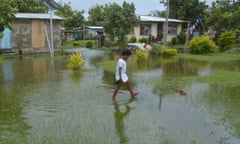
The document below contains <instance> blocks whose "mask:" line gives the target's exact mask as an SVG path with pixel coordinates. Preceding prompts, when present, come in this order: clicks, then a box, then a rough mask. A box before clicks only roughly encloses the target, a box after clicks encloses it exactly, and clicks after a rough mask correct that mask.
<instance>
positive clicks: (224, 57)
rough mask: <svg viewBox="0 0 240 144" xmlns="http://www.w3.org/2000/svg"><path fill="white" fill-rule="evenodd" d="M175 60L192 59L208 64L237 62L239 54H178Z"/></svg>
mask: <svg viewBox="0 0 240 144" xmlns="http://www.w3.org/2000/svg"><path fill="white" fill-rule="evenodd" d="M176 58H186V59H194V60H199V61H208V62H228V61H239V60H240V52H228V53H227V52H226V53H214V54H208V55H192V54H178V55H177V56H176Z"/></svg>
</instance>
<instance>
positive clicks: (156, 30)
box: [129, 15, 187, 42]
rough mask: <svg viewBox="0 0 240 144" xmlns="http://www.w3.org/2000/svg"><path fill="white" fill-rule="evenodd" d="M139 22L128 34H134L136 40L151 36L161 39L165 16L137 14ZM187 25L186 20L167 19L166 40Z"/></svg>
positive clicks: (169, 39)
mask: <svg viewBox="0 0 240 144" xmlns="http://www.w3.org/2000/svg"><path fill="white" fill-rule="evenodd" d="M139 20H140V23H139V25H138V26H136V27H135V28H134V31H133V32H132V33H131V34H130V35H129V37H131V36H136V38H137V40H139V39H141V38H147V39H148V38H149V36H151V37H153V38H154V39H155V40H158V41H162V39H163V33H164V32H165V27H166V18H162V17H156V16H143V15H141V16H139ZM184 24H185V25H187V21H183V20H178V19H171V18H169V19H168V34H167V38H166V40H167V41H168V42H169V41H171V39H172V38H173V37H174V36H176V35H177V34H179V33H180V32H181V31H182V26H183V25H184Z"/></svg>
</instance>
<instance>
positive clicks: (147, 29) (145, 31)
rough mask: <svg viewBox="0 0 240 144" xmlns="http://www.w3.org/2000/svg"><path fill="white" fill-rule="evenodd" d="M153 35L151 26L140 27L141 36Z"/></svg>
mask: <svg viewBox="0 0 240 144" xmlns="http://www.w3.org/2000/svg"><path fill="white" fill-rule="evenodd" d="M150 34H151V24H141V25H140V35H147V36H148V35H150Z"/></svg>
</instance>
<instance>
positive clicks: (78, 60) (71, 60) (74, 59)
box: [67, 52, 85, 70]
mask: <svg viewBox="0 0 240 144" xmlns="http://www.w3.org/2000/svg"><path fill="white" fill-rule="evenodd" d="M84 62H85V61H84V59H83V57H82V54H81V53H80V52H76V53H73V54H71V55H69V57H68V63H67V68H68V69H72V70H78V69H80V68H81V67H82V65H83V64H84Z"/></svg>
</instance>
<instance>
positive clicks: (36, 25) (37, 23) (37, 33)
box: [32, 20, 45, 48]
mask: <svg viewBox="0 0 240 144" xmlns="http://www.w3.org/2000/svg"><path fill="white" fill-rule="evenodd" d="M44 26H45V22H44V21H43V20H33V21H32V48H45V29H44Z"/></svg>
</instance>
